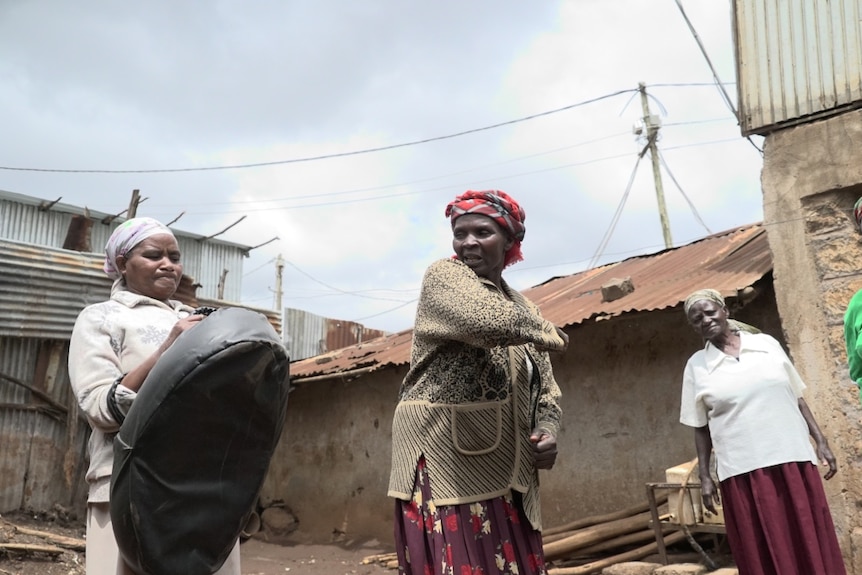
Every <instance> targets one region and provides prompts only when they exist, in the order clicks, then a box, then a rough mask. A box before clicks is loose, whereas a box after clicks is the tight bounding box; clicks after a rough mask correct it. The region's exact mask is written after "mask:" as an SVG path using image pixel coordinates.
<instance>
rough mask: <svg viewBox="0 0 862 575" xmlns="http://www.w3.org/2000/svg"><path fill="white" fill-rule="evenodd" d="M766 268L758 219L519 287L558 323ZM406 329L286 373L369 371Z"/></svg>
mask: <svg viewBox="0 0 862 575" xmlns="http://www.w3.org/2000/svg"><path fill="white" fill-rule="evenodd" d="M771 271H772V253H771V252H770V250H769V243H768V241H767V237H766V230H765V229H764V228H763V226H762V225H761V224H753V225H749V226H744V227H740V228H734V229H732V230H728V231H726V232H721V233H718V234H714V235H711V236H708V237H706V238H704V239H702V240H698V241H696V242H693V243H691V244H687V245H685V246H681V247H678V248H671V249H668V250H664V251H662V252H658V253H656V254H651V255H646V256H636V257H632V258H629V259H626V260H623V261H621V262H616V263H612V264H608V265H605V266H602V267H599V268H594V269H590V270H586V271H583V272H580V273H577V274H572V275H570V276H564V277H557V278H552V279H550V280H548V281H546V282H545V283H543V284H540V285H538V286H535V287H532V288H530V289H527V290H524V292H523V293H524V295H525V296H527V297H528V298H529V299H530V300H532V301H533V302H534V303H536V305H538V306H539V308H540V309H541V310H542V315H543V316H544V317H545V318H546V319H548V321H551V322H552V323H554V324H556V325H559V326H569V325H577V324H581V323H584V322H586V321H589V320H598V319H609V318H612V317H615V316H619V315H622V314H625V313H629V312H643V311H655V310H661V309H667V308H672V307H675V306H678V305H679V304H680V303H682V302H683V301H684V300H685V298H686V296H688V294H690V293H691V292H693V291H695V290H697V289H701V288H705V287H710V288H713V289H717V290H718V291H720V292H721V293H722V295H724V296H725V297H728V296H736V295H737V294H738V292H740V291H741V290H743V289H744V288H746V287H749V286H751V285H752V284H754V283H755V282H756V281H757V280H759V279H761V278H762V277H763V276H765V275H766V274H768V273H769V272H771ZM625 278H631V281H632V283H633V284H634V291H633V292H632V293H629V294H628V295H626V296H624V297H622V298H620V299H617V300H615V301H611V302H604V301H602V285H604V284H606V283H608V282H610V281H611V280H612V279H625ZM412 334H413V330H412V329H411V330H405V331H402V332H399V333H396V334H394V335H390V336H386V337H381V338H378V339H375V340H371V341H369V342H366V343H363V344H359V345H355V346H351V347H347V348H343V349H339V350H335V351H333V352H330V353H326V354H323V355H319V356H316V357H312V358H308V359H305V360H302V361H297V362H294V363H292V364H291V367H290V376H291V380H292V381H295V382H301V381H302V380H309V379H310V378H317V377H336V376H340V375H344V376H346V375H348V374H352V373H355V374H358V373H361V372H367V371H374V370H376V369H380V368H382V367H386V366H390V365H393V366H394V365H405V364H407V363H408V362H409V361H410V342H411V339H412Z"/></svg>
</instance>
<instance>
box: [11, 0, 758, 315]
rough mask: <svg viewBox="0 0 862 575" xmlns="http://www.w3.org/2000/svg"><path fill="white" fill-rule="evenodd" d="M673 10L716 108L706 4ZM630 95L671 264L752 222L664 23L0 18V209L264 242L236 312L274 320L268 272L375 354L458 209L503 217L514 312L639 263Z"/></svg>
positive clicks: (638, 6)
mask: <svg viewBox="0 0 862 575" xmlns="http://www.w3.org/2000/svg"><path fill="white" fill-rule="evenodd" d="M682 5H683V7H684V9H685V11H686V14H687V15H688V17H689V19H690V21H691V22H692V24H693V26H694V27H695V29H696V32H697V34H698V35H699V37H700V39H701V40H702V42H703V43H704V45H705V47H706V50H707V53H708V56H709V58H710V59H711V61H712V63H713V64H714V66H715V67H716V69H717V72H718V75H719V77H720V78H721V80H722V81H723V82H724V83H725V86H726V89H727V92H728V93H729V94H730V97H731V99H732V101H733V103H734V105H735V103H736V87H735V73H734V61H733V38H732V30H731V9H730V2H728V1H727V0H682ZM639 82H644V83H645V84H646V85H647V91H648V93H649V94H650V96H651V99H650V107H651V109H652V113H653V114H655V115H657V116H659V117H660V119H661V122H662V128H661V130H660V136H659V137H660V139H659V142H658V146H659V149H660V151H661V156H662V158H663V159H664V162H665V164H666V168H663V172H662V181H663V184H664V191H665V196H666V202H667V208H668V212H669V218H670V225H671V233H672V236H673V243H674V245H676V246H679V245H683V244H686V243H689V242H691V241H693V240H696V239H698V238H700V237H703V236H704V235H707V234H708V233H709V231H711V232H718V231H722V230H725V229H728V228H732V227H735V226H739V225H744V224H749V223H753V222H757V221H760V220H761V218H762V196H761V192H760V181H759V178H760V169H761V165H762V158H761V155H760V153H759V152H758V150H757V149H756V148H755V146H754V145H752V143H751V142H749V141H747V140H745V139H744V138H743V137H742V136H741V135H740V130H739V127H738V125H737V122H736V119H735V118H734V116H733V114H732V112H731V111H730V109H729V107H728V106H727V105H726V104H725V102H724V101H723V99H722V97H721V93H720V91H719V90H718V88H717V87H716V86H715V85H714V83H713V76H712V73H711V71H710V69H709V67H708V65H707V62H706V59H705V58H704V56H703V54H702V53H701V52H700V50H699V49H698V46H697V43H696V41H695V39H694V37H693V35H692V33H691V31H690V30H689V28H688V26H687V25H686V23H685V20H684V19H683V17H682V14H681V12H680V10H679V8H678V6H677V4H676V1H675V0H650V1H645V0H562V1H551V0H542V1H539V2H524V1H523V0H471V1H469V2H464V1H460V0H459V1H455V0H441V1H437V2H410V1H405V0H398V1H396V0H364V1H361V2H360V1H348V0H342V1H340V2H335V1H326V0H294V1H287V0H285V1H280V0H256V1H255V0H251V1H240V0H221V1H213V0H198V1H185V0H170V1H168V0H153V1H150V2H137V3H129V2H114V1H111V2H108V1H103V2H99V1H91V0H82V1H80V2H66V1H63V0H3V1H2V2H0V126H2V128H0V130H2V137H0V166H2V167H3V169H0V189H2V190H7V191H12V192H17V193H21V194H26V195H30V196H35V197H37V198H44V199H49V200H54V199H57V198H58V197H60V196H62V198H63V199H62V202H63V203H67V204H72V205H77V206H87V207H89V208H90V209H93V210H97V211H101V212H106V213H117V212H120V211H122V210H123V209H125V208H127V207H128V204H129V198H130V195H131V191H132V190H133V189H139V190H140V191H141V195H142V196H143V197H146V198H147V200H146V201H145V202H144V203H143V204H141V206H140V208H139V211H138V215H148V216H152V217H155V218H158V219H161V220H163V221H166V222H167V221H170V220H173V219H174V218H175V217H177V215H179V214H180V213H181V212H185V215H184V216H183V217H182V218H181V219H180V220H179V221H178V222H177V223H176V224H175V225H174V227H175V228H177V229H181V230H183V231H188V232H193V233H199V234H203V235H210V234H213V233H216V232H218V231H219V230H222V229H223V228H225V227H226V226H228V225H229V224H231V223H233V222H235V221H236V220H238V219H239V218H241V217H242V216H246V218H245V219H244V220H243V221H242V222H241V223H240V224H238V225H237V226H235V227H233V228H231V229H230V230H229V231H228V232H227V233H225V234H224V235H223V236H220V237H221V238H222V239H225V240H228V241H232V242H237V243H240V244H244V245H248V246H257V245H259V244H261V243H264V242H267V241H268V240H270V239H272V238H274V237H278V238H279V239H278V240H277V241H273V242H271V243H269V244H267V245H265V246H263V247H260V248H258V249H255V250H253V251H252V252H251V256H250V257H249V258H247V259H246V260H245V262H244V266H245V268H244V271H243V273H244V278H243V303H245V304H249V305H253V306H257V307H267V308H272V307H274V306H275V299H274V294H273V289H274V288H275V259H276V257H277V256H278V255H279V254H281V256H282V257H283V258H284V260H285V261H286V267H285V271H284V295H283V304H284V306H285V307H294V308H299V309H303V310H308V311H311V312H314V313H317V314H320V315H324V316H327V317H331V318H337V319H345V320H354V321H358V322H361V323H364V324H365V325H367V326H369V327H372V328H377V329H384V330H387V331H397V330H402V329H406V328H409V327H411V326H412V323H413V314H414V311H415V299H416V297H417V296H418V287H419V284H420V282H421V278H422V273H423V271H424V269H425V268H426V267H427V265H428V264H429V263H431V262H432V261H434V260H435V259H437V258H441V257H448V256H450V255H451V253H452V250H451V241H450V227H449V224H448V221H447V220H446V219H445V217H444V215H443V212H444V208H445V206H446V204H447V203H448V202H449V201H450V200H451V199H453V198H454V197H455V196H456V195H457V194H459V193H461V192H463V191H464V190H467V189H490V188H496V189H501V190H504V191H506V192H507V193H509V194H510V195H512V196H513V197H514V198H516V199H517V200H518V201H519V202H520V203H521V204H522V205H523V207H524V208H525V210H526V213H527V221H526V226H527V233H526V238H525V241H524V247H523V251H524V256H525V261H523V262H521V263H519V264H516V265H514V266H512V267H511V268H508V269H507V271H506V272H505V273H504V277H505V278H506V279H507V280H508V281H509V282H510V283H511V284H512V285H514V286H515V287H516V288H518V289H524V288H528V287H530V286H533V285H536V284H538V283H541V282H543V281H545V280H547V279H549V278H552V277H556V276H561V275H568V274H572V273H576V272H579V271H582V270H584V269H586V268H587V267H588V265H589V264H590V263H591V262H597V263H598V264H602V263H607V262H612V261H618V260H622V259H625V258H628V257H631V256H634V255H639V254H646V253H653V252H656V251H659V250H661V249H663V248H664V242H663V238H662V231H661V226H660V220H659V215H658V209H657V201H656V193H655V186H654V183H653V173H652V166H651V163H650V160H649V155H647V156H646V157H644V158H643V160H642V161H641V162H640V164H639V165H638V167H637V172H636V174H635V176H634V180H633V182H632V185H631V186H630V187H629V185H628V184H629V181H630V178H631V176H632V173H633V171H634V170H635V166H636V163H637V160H638V153H639V152H640V151H641V149H642V148H643V145H644V142H643V140H642V139H638V137H637V136H636V135H635V134H634V133H633V127H634V126H635V125H637V124H638V123H639V122H640V121H641V118H642V116H643V112H642V109H641V102H640V98H639V95H638V94H637V92H636V90H637V86H638V83H639ZM533 116H535V117H533ZM530 117H533V118H532V119H526V118H530ZM522 119H523V121H518V120H522ZM498 124H503V125H502V126H497V125H498ZM494 126H497V127H494ZM484 128H488V129H484ZM464 132H467V133H466V134H465V133H464ZM459 134H460V135H459ZM449 136H452V137H449ZM428 140H430V141H428ZM422 141H425V143H417V142H422ZM754 143H755V144H757V146H760V145H761V140H760V139H759V138H756V139H754ZM379 148H389V149H385V150H382V151H373V152H366V151H367V150H372V149H379ZM321 156H336V157H330V158H324V159H311V158H320V157H321ZM299 160H302V161H299ZM260 163H273V164H272V165H269V166H264V167H246V168H235V169H219V170H198V171H182V172H154V173H62V172H44V171H21V170H10V169H8V168H10V167H11V168H39V169H48V170H50V169H56V170H64V169H67V170H114V171H117V170H170V169H182V168H208V167H223V166H236V165H246V164H260ZM677 184H678V185H679V187H678V186H677ZM627 190H628V191H629V192H628V195H627V200H626V202H625V205H624V208H623V209H622V212H621V215H620V216H619V218H618V221H617V223H616V226H615V227H614V228H613V233H612V235H611V236H610V239H609V241H603V239H604V238H606V236H607V234H608V233H609V230H610V229H611V223H612V221H614V219H615V218H614V216H615V213H616V212H617V211H618V207H619V206H620V205H621V199H622V198H623V197H624V195H625V194H626V191H627ZM687 200H688V201H687ZM689 201H690V202H691V204H692V205H693V206H694V208H695V210H694V211H693V209H692V207H691V205H690V204H689ZM695 211H696V213H697V214H698V215H699V216H700V218H702V221H703V222H702V223H701V222H700V221H699V220H698V218H697V217H696V215H695ZM707 230H709V231H707ZM605 244H606V245H605ZM602 245H605V247H604V249H603V250H600V248H601V246H602Z"/></svg>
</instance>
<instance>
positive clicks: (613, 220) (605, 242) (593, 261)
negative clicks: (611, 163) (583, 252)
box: [587, 154, 644, 269]
mask: <svg viewBox="0 0 862 575" xmlns="http://www.w3.org/2000/svg"><path fill="white" fill-rule="evenodd" d="M643 156H644V155H643V154H638V159H637V161H636V162H635V167H634V169H633V170H632V174H631V176H629V183H628V185H626V191H625V192H624V193H623V196H622V198H620V203H619V204H618V205H617V210H616V212H614V217H613V218H611V223H610V225H609V226H608V229H607V231H605V235H604V236H602V241H601V242H599V246H598V247H597V248H596V253H594V254H593V257H592V258H591V259H590V263H589V264H588V266H587V268H588V269H592V268H594V267H595V266H596V263H597V262H598V261H599V258H600V257H601V256H602V252H604V250H605V248H606V247H607V245H608V242H609V241H610V239H611V236H612V235H613V234H614V229H615V228H616V227H617V222H619V220H620V216H621V215H622V213H623V208H624V207H625V205H626V200H628V197H629V193H631V191H632V184H633V183H634V181H635V174H637V173H638V166H639V165H640V163H641V159H642V158H643Z"/></svg>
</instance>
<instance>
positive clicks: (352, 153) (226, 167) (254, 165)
mask: <svg viewBox="0 0 862 575" xmlns="http://www.w3.org/2000/svg"><path fill="white" fill-rule="evenodd" d="M631 91H632V90H631V89H629V90H619V91H617V92H612V93H610V94H605V95H604V96H598V97H596V98H591V99H589V100H584V101H582V102H578V103H576V104H570V105H568V106H563V107H562V108H557V109H554V110H548V111H546V112H540V113H538V114H532V115H530V116H524V117H522V118H517V119H515V120H508V121H506V122H499V123H497V124H491V125H490V126H484V127H481V128H473V129H470V130H464V131H462V132H456V133H454V134H448V135H445V136H435V137H431V138H424V139H422V140H414V141H412V142H404V143H401V144H392V145H389V146H378V147H375V148H366V149H363V150H353V151H350V152H339V153H334V154H324V155H320V156H309V157H305V158H293V159H289V160H275V161H272V162H255V163H250V164H229V165H221V166H199V167H194V168H159V169H151V170H104V169H100V170H71V169H60V168H20V167H13V166H0V170H13V171H20V172H51V173H63V174H164V173H176V172H204V171H215V170H236V169H246V168H262V167H266V166H279V165H284V164H296V163H300V162H313V161H317V160H329V159H332V158H343V157H347V156H357V155H360V154H370V153H372V152H383V151H387V150H395V149H397V148H406V147H408V146H417V145H419V144H427V143H430V142H438V141H440V140H448V139H451V138H458V137H461V136H466V135H468V134H475V133H477V132H484V131H486V130H493V129H495V128H500V127H503V126H511V125H513V124H518V123H521V122H526V121H529V120H535V119H536V118H541V117H544V116H550V115H551V114H557V113H559V112H565V111H566V110H571V109H573V108H578V107H580V106H586V105H587V104H594V103H596V102H600V101H602V100H606V99H608V98H613V97H615V96H619V95H620V94H626V93H629V92H631Z"/></svg>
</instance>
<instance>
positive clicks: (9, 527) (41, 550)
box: [0, 519, 87, 557]
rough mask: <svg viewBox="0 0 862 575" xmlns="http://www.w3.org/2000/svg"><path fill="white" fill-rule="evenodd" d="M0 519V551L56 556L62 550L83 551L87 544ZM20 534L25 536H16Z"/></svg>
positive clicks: (72, 538) (76, 539)
mask: <svg viewBox="0 0 862 575" xmlns="http://www.w3.org/2000/svg"><path fill="white" fill-rule="evenodd" d="M0 521H2V528H3V529H2V530H3V532H4V535H3V537H2V539H3V541H0V553H7V554H8V553H13V554H16V555H38V554H44V555H48V556H52V557H56V556H58V555H61V554H62V553H63V552H64V550H70V551H84V550H85V549H86V546H87V545H86V542H85V541H84V540H83V539H78V538H75V537H66V536H65V535H58V534H56V533H49V532H47V531H39V530H37V529H30V528H28V527H23V526H21V525H15V524H14V523H11V522H9V521H6V520H5V519H2V520H0ZM20 535H23V536H25V537H23V538H22V537H18V536H20ZM17 539H26V540H27V542H19V541H17ZM34 541H38V542H34Z"/></svg>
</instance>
